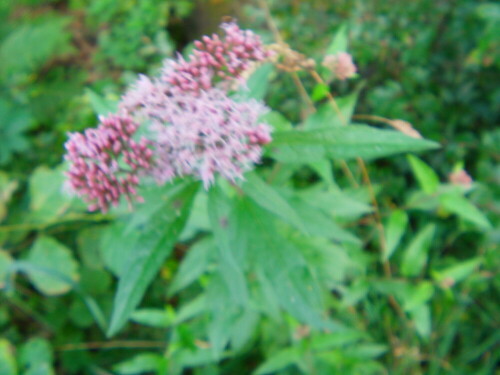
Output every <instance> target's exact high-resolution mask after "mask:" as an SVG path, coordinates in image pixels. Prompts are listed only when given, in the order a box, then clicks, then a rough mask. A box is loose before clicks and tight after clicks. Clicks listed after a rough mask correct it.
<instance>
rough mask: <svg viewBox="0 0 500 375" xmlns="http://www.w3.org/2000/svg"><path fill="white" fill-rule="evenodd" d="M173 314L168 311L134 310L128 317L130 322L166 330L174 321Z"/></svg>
mask: <svg viewBox="0 0 500 375" xmlns="http://www.w3.org/2000/svg"><path fill="white" fill-rule="evenodd" d="M174 318H175V317H174V316H173V314H170V313H169V311H168V310H161V309H140V310H136V311H134V312H133V313H132V315H131V316H130V320H132V321H133V322H135V323H139V324H143V325H146V326H150V327H156V328H166V327H169V326H170V325H172V323H173V321H174Z"/></svg>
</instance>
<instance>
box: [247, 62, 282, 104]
mask: <svg viewBox="0 0 500 375" xmlns="http://www.w3.org/2000/svg"><path fill="white" fill-rule="evenodd" d="M273 70H274V66H273V64H264V65H262V66H260V67H258V68H257V69H256V70H255V72H253V73H252V75H251V76H250V77H249V78H248V80H247V83H246V87H243V88H242V89H241V90H240V96H241V98H244V99H258V100H262V99H264V96H266V93H267V90H268V87H269V80H270V78H269V77H270V75H271V73H272V72H273Z"/></svg>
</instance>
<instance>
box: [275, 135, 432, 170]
mask: <svg viewBox="0 0 500 375" xmlns="http://www.w3.org/2000/svg"><path fill="white" fill-rule="evenodd" d="M270 147H271V149H272V154H273V156H274V158H275V159H277V160H278V161H281V162H288V163H301V164H303V163H307V162H314V161H318V160H324V159H328V158H333V159H353V158H357V157H360V158H363V159H375V158H380V157H385V156H389V155H394V154H398V153H402V152H417V151H424V150H428V149H433V148H437V147H439V145H438V144H437V143H435V142H432V141H428V140H423V139H416V138H412V137H408V136H406V135H404V134H402V133H401V132H397V131H393V130H380V129H376V128H372V127H369V126H366V125H350V126H344V127H337V128H322V129H315V130H309V131H297V130H294V131H285V132H276V133H274V134H273V142H272V143H271V146H270Z"/></svg>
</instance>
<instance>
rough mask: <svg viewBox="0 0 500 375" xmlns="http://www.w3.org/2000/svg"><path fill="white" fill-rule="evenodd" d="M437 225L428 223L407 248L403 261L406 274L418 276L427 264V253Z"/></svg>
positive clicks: (403, 272)
mask: <svg viewBox="0 0 500 375" xmlns="http://www.w3.org/2000/svg"><path fill="white" fill-rule="evenodd" d="M435 229H436V226H435V225H434V224H428V225H427V226H425V227H424V228H423V229H422V230H421V231H420V232H418V233H417V235H416V236H415V237H414V238H413V241H412V242H411V243H410V245H409V246H408V247H407V248H406V250H405V253H404V254H403V260H402V263H401V273H402V274H403V275H404V276H417V275H418V274H419V273H420V272H421V271H422V269H423V268H424V267H425V265H426V264H427V253H428V252H429V248H430V246H431V243H432V238H433V237H434V232H435Z"/></svg>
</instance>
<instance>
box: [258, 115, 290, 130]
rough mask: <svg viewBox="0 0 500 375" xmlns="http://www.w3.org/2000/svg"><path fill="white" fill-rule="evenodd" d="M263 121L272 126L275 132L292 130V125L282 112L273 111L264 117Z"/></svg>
mask: <svg viewBox="0 0 500 375" xmlns="http://www.w3.org/2000/svg"><path fill="white" fill-rule="evenodd" d="M262 121H263V122H265V123H267V124H269V125H271V126H272V127H273V129H274V131H285V130H291V129H292V124H291V123H290V121H289V120H287V118H286V117H285V116H283V115H282V114H281V113H280V112H277V111H271V112H268V113H266V114H265V115H264V116H262Z"/></svg>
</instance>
